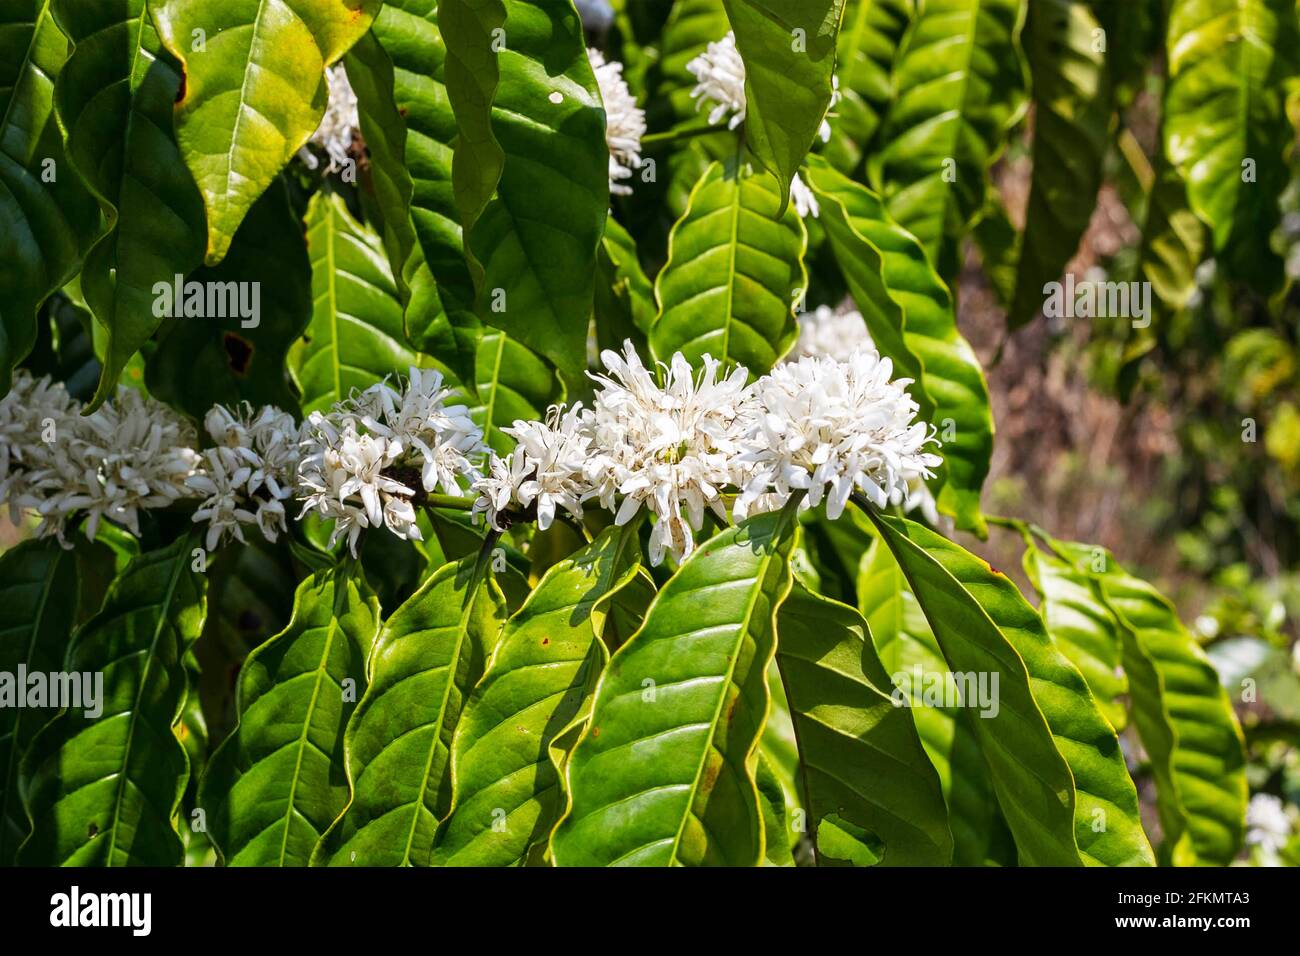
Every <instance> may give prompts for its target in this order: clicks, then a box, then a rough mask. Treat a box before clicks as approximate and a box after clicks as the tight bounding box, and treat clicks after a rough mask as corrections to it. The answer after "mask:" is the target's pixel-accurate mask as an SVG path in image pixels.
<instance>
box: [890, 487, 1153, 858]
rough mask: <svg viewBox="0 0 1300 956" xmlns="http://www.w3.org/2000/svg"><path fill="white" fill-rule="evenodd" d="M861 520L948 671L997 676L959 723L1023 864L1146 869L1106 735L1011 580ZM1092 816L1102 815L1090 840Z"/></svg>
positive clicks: (923, 533)
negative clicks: (986, 770) (971, 737)
mask: <svg viewBox="0 0 1300 956" xmlns="http://www.w3.org/2000/svg"><path fill="white" fill-rule="evenodd" d="M870 514H871V517H872V520H873V521H874V522H875V525H876V528H877V529H878V530H879V531H880V533H881V537H882V538H883V539H884V541H885V543H886V544H887V545H888V547H889V549H890V551H892V552H893V554H894V557H895V558H896V559H897V561H898V563H899V565H900V566H901V567H902V569H903V573H904V574H905V575H907V579H908V581H909V583H910V584H911V586H912V591H913V593H915V594H916V598H917V601H918V602H919V603H920V605H921V609H922V610H923V611H924V612H925V616H926V618H927V619H928V620H929V622H930V627H931V629H932V630H933V631H934V635H935V638H936V639H937V640H938V642H939V646H940V647H941V648H942V650H943V653H944V657H945V658H946V660H947V662H948V665H949V667H950V668H951V669H952V670H953V671H954V672H956V673H960V674H965V675H974V676H975V677H983V676H985V675H986V678H987V680H988V681H989V688H990V689H991V688H992V684H991V682H992V680H993V678H994V676H996V677H997V679H998V684H999V687H998V689H997V690H996V691H995V692H994V693H993V694H992V695H991V698H992V699H991V701H989V702H987V703H988V704H990V706H984V707H983V708H982V709H980V710H979V711H978V715H977V714H970V715H968V717H970V719H971V723H972V724H973V725H974V728H975V733H976V736H977V737H978V738H979V741H980V744H981V746H982V748H983V750H984V756H985V759H986V760H987V761H988V763H989V767H990V770H991V772H992V775H993V785H994V788H995V790H996V792H997V795H998V802H999V804H1000V805H1001V807H1002V812H1003V814H1004V815H1005V817H1006V820H1007V823H1008V825H1009V826H1010V827H1011V832H1012V833H1013V834H1014V835H1015V838H1016V847H1017V849H1018V851H1019V854H1020V859H1021V862H1022V863H1024V864H1025V865H1029V866H1038V865H1056V866H1075V865H1078V864H1079V863H1080V862H1089V863H1093V862H1095V863H1100V864H1110V865H1119V864H1121V863H1127V864H1132V863H1143V862H1150V860H1151V849H1150V846H1149V845H1147V842H1146V837H1145V836H1144V835H1143V833H1142V830H1141V827H1140V825H1139V823H1138V817H1137V792H1136V790H1135V789H1134V787H1133V781H1132V780H1130V779H1129V776H1128V771H1127V769H1126V768H1125V765H1124V757H1123V754H1122V753H1121V752H1120V749H1119V741H1118V740H1117V739H1116V737H1115V732H1114V730H1112V728H1111V727H1110V725H1109V724H1108V723H1106V720H1105V718H1103V717H1102V716H1101V712H1100V711H1099V710H1097V707H1096V703H1095V701H1093V699H1092V695H1091V694H1090V693H1089V691H1088V687H1087V684H1086V683H1085V682H1084V680H1083V678H1082V676H1081V675H1080V674H1079V672H1078V671H1077V670H1075V669H1074V666H1073V665H1072V664H1070V662H1069V661H1068V660H1067V659H1066V658H1065V657H1064V656H1063V655H1062V654H1061V653H1060V652H1059V651H1057V650H1056V649H1055V648H1054V647H1053V646H1052V643H1051V640H1050V639H1049V638H1048V637H1047V634H1046V632H1045V631H1044V630H1043V626H1042V622H1041V621H1040V620H1039V617H1038V614H1037V613H1036V612H1035V611H1034V609H1033V608H1032V607H1030V606H1029V604H1028V603H1026V602H1025V600H1024V598H1022V597H1021V596H1020V592H1019V591H1017V590H1016V588H1015V585H1013V584H1012V583H1011V582H1010V581H1009V580H1008V579H1007V578H1006V577H1005V576H1004V575H1000V574H999V573H997V572H995V571H993V570H992V569H991V568H990V567H989V566H988V565H987V564H986V563H984V562H983V561H980V560H979V559H978V558H976V557H974V556H973V555H970V554H968V553H967V552H966V551H964V550H962V549H961V548H959V547H958V546H957V545H955V544H953V543H952V542H950V541H948V540H947V539H946V538H944V537H942V536H941V535H938V534H935V533H934V532H933V531H930V530H928V529H926V528H924V527H922V526H921V525H918V524H915V523H914V522H910V521H906V520H899V519H890V518H882V517H880V516H879V515H877V514H876V513H875V512H874V511H873V512H871V513H870ZM976 595H978V598H977V597H976ZM979 703H980V704H982V705H983V704H986V701H985V700H983V699H981V700H980V701H979ZM1093 810H1100V811H1101V813H1102V814H1103V816H1102V817H1101V820H1102V823H1103V824H1104V827H1105V829H1104V830H1103V831H1102V832H1100V833H1099V832H1096V831H1095V830H1094V828H1093V824H1094V822H1095V817H1094V814H1093ZM1076 841H1077V842H1076Z"/></svg>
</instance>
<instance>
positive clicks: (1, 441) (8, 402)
mask: <svg viewBox="0 0 1300 956" xmlns="http://www.w3.org/2000/svg"><path fill="white" fill-rule="evenodd" d="M78 412H79V409H78V407H77V404H76V403H75V402H74V401H73V400H72V396H70V395H69V394H68V393H67V390H66V389H64V387H63V385H62V384H61V383H58V382H53V381H51V380H50V378H49V376H46V377H44V378H40V379H36V378H33V377H32V375H31V373H30V372H28V371H27V370H26V369H15V370H14V375H13V386H12V388H11V389H10V391H9V393H8V394H7V395H5V396H4V397H3V398H0V504H8V506H9V514H10V519H11V520H12V521H13V522H14V523H15V524H17V523H18V522H19V521H20V520H21V517H22V512H23V511H26V510H31V509H35V508H37V507H38V506H39V504H40V502H41V501H43V500H44V498H45V495H44V494H43V493H42V492H41V490H40V489H39V488H37V487H36V484H35V480H36V476H38V475H40V474H41V473H42V472H48V471H49V470H50V469H51V468H53V467H55V463H56V461H57V455H58V445H57V443H58V442H59V440H60V439H67V438H69V437H70V436H71V435H72V430H73V425H74V424H75V420H76V417H77V414H78Z"/></svg>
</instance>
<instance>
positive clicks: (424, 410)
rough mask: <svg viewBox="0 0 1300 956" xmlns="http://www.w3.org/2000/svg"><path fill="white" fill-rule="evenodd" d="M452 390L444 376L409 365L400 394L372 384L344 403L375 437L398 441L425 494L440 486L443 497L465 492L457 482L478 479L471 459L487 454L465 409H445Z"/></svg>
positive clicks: (383, 385)
mask: <svg viewBox="0 0 1300 956" xmlns="http://www.w3.org/2000/svg"><path fill="white" fill-rule="evenodd" d="M452 394H453V393H452V390H451V389H449V388H445V387H444V386H443V378H442V373H440V372H438V371H436V370H435V369H421V368H417V367H415V366H411V367H410V369H409V370H408V376H407V379H406V381H405V383H404V388H403V389H402V391H400V392H399V391H397V390H395V389H394V388H392V387H391V386H390V385H389V384H388V382H387V381H383V382H379V383H377V384H375V385H372V386H370V388H368V389H366V390H365V391H364V392H362V393H361V394H360V395H358V396H356V397H354V398H352V399H349V400H348V401H347V402H344V403H343V407H344V408H345V409H347V410H348V411H349V412H350V413H351V414H355V415H356V416H357V417H358V418H359V419H360V421H361V423H362V424H363V425H364V426H365V428H366V431H367V432H369V433H370V434H373V435H378V436H382V437H384V438H388V439H390V440H391V441H394V442H396V443H398V444H399V445H400V446H401V447H402V448H403V449H404V452H403V453H402V454H401V455H400V457H403V462H404V464H407V465H410V466H413V467H417V468H418V469H419V479H420V484H421V486H422V487H423V489H424V490H425V491H426V492H433V491H436V490H437V489H438V488H441V489H442V490H443V492H444V493H445V494H449V495H459V494H462V493H463V492H464V488H463V487H462V484H461V480H462V479H464V478H467V479H469V481H470V482H471V483H472V482H473V480H474V479H475V478H477V477H478V473H477V471H476V470H475V468H474V466H473V464H472V463H471V462H470V456H479V455H481V454H482V453H484V452H486V451H487V450H488V447H487V445H485V444H484V443H483V432H482V430H481V429H480V428H479V427H478V426H477V425H475V424H474V421H473V419H471V418H470V414H469V409H468V408H467V407H466V406H464V405H448V404H446V400H447V399H448V398H449V397H451V395H452Z"/></svg>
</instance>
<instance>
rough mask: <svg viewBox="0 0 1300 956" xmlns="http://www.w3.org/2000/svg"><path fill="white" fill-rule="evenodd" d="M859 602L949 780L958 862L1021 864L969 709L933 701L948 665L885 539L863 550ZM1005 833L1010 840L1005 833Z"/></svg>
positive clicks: (934, 760) (929, 751)
mask: <svg viewBox="0 0 1300 956" xmlns="http://www.w3.org/2000/svg"><path fill="white" fill-rule="evenodd" d="M857 590H858V602H859V608H860V609H861V611H862V613H863V616H864V617H865V618H866V620H867V623H868V625H869V633H870V636H871V639H872V641H873V643H874V645H875V649H876V651H877V653H878V654H879V657H880V663H881V666H882V667H883V668H884V670H885V672H886V673H887V674H889V675H890V680H891V682H892V683H893V685H894V687H895V688H896V690H895V691H891V696H893V695H895V694H896V695H897V696H898V699H900V700H903V701H905V702H906V703H907V704H908V706H909V707H910V708H911V710H910V713H911V716H912V720H913V722H914V723H915V725H916V732H917V734H918V735H919V736H920V738H921V745H922V746H923V747H925V752H926V755H927V756H929V758H930V763H931V764H932V765H933V766H934V769H935V772H936V773H937V774H938V775H939V780H940V782H941V784H942V786H943V795H944V800H945V801H946V803H947V805H948V828H949V830H951V832H952V842H953V855H952V862H953V864H954V865H955V866H984V865H987V864H989V863H1002V862H1005V863H1008V864H1011V863H1015V847H1014V845H1009V844H1010V835H1009V834H1006V823H1005V822H1004V821H1003V819H1002V814H1001V811H1000V810H999V808H998V801H997V796H996V795H995V794H994V792H993V782H992V778H991V777H990V775H989V770H988V765H987V764H986V763H985V761H984V756H983V754H982V753H981V752H980V745H979V740H978V739H977V737H976V736H975V731H974V729H973V727H972V721H971V720H970V719H968V715H967V714H966V713H965V709H964V708H961V707H957V706H948V705H947V704H946V703H945V702H944V701H942V700H935V699H933V698H932V699H931V700H929V701H928V702H927V700H926V698H925V691H926V688H927V687H935V686H939V683H938V682H940V681H943V680H945V679H946V675H947V673H948V664H947V662H946V661H945V660H944V659H943V652H942V651H941V650H940V648H939V645H938V643H937V642H936V641H935V639H934V633H933V632H932V631H931V630H930V625H929V623H928V622H927V621H926V619H925V613H924V612H923V611H922V610H921V606H920V605H919V604H918V603H917V602H916V595H914V594H913V593H912V591H911V589H910V588H909V587H908V584H907V579H906V578H905V577H904V575H903V571H902V569H901V568H900V567H899V566H898V562H897V561H895V560H894V558H893V556H892V555H891V554H890V552H889V549H888V548H887V547H885V546H884V543H883V542H880V541H876V542H875V543H874V544H873V545H872V547H871V548H870V549H869V550H868V551H867V552H866V553H865V554H863V556H862V561H861V565H860V572H859V576H858V587H857ZM1004 835H1005V837H1006V838H1005V839H1002V838H1003V836H1004Z"/></svg>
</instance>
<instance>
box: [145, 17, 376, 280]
mask: <svg viewBox="0 0 1300 956" xmlns="http://www.w3.org/2000/svg"><path fill="white" fill-rule="evenodd" d="M379 6H380V4H379V0H296V2H295V3H294V4H293V5H292V6H286V5H285V4H283V3H281V2H277V0H230V2H227V3H221V4H214V3H209V2H207V0H150V2H149V12H150V14H151V15H152V17H153V22H154V23H155V24H156V25H157V27H158V32H159V34H160V35H161V37H162V42H163V44H164V45H165V46H166V47H167V49H168V51H169V52H170V53H171V54H172V56H174V57H176V59H177V60H179V61H180V63H181V66H182V71H183V75H184V78H185V81H184V85H183V86H182V88H181V90H180V95H179V96H178V97H176V106H175V126H176V141H177V142H178V143H179V144H180V149H181V155H182V156H183V157H184V158H185V165H186V166H187V167H188V168H189V170H190V172H191V173H192V174H193V176H194V181H195V182H197V183H198V186H199V191H200V192H201V193H202V194H203V205H204V208H205V209H206V210H207V222H208V234H207V251H206V254H205V258H206V261H207V264H208V265H216V264H217V263H218V262H220V261H221V260H222V259H223V258H225V255H226V251H227V250H228V249H229V247H230V243H231V242H232V241H233V240H234V238H235V233H236V231H237V230H238V229H239V224H240V223H241V222H243V220H244V216H245V215H246V214H247V213H248V210H249V209H251V208H252V206H253V203H255V202H256V201H257V198H258V197H259V196H261V195H262V193H263V192H264V191H265V190H266V188H267V187H268V186H270V185H271V182H272V180H274V179H275V177H276V175H277V174H278V173H279V172H280V170H281V169H283V168H284V167H285V165H286V164H288V162H289V160H291V159H293V157H294V155H295V154H296V153H297V152H298V150H299V149H301V148H302V147H303V146H304V145H306V143H307V140H309V139H310V138H311V135H312V134H313V133H314V132H316V127H318V126H319V125H320V121H321V117H322V116H323V115H324V113H325V105H326V103H327V102H328V99H329V95H328V88H327V87H326V84H325V69H326V67H328V66H330V65H332V64H333V63H335V62H336V61H337V60H338V59H339V58H340V57H342V56H343V54H344V53H346V52H347V51H348V48H349V47H350V46H352V44H354V43H356V42H357V40H359V39H361V37H362V36H364V35H365V32H366V31H367V30H368V29H370V23H371V21H372V20H373V19H374V16H375V13H376V12H377V11H378V10H379ZM196 31H197V32H196ZM200 42H201V45H200Z"/></svg>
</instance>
